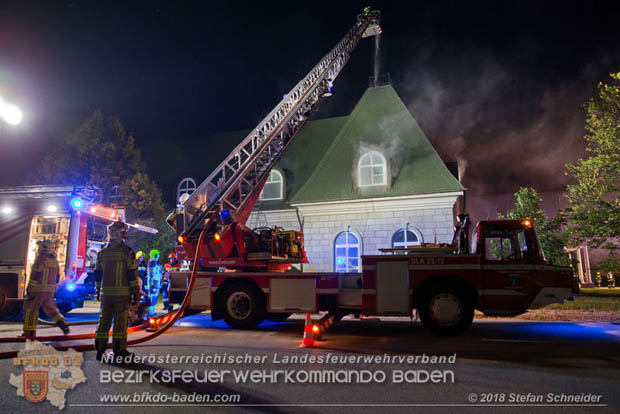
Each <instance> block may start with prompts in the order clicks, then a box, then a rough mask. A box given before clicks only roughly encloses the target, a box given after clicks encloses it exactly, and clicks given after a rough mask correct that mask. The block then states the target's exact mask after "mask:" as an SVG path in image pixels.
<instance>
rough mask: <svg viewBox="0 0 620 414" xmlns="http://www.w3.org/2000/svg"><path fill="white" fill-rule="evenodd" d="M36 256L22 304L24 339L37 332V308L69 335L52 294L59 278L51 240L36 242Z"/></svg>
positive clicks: (67, 326)
mask: <svg viewBox="0 0 620 414" xmlns="http://www.w3.org/2000/svg"><path fill="white" fill-rule="evenodd" d="M37 246H38V248H37V256H36V258H35V260H34V265H33V266H32V271H31V273H30V280H29V281H28V288H27V289H26V301H25V302H24V333H23V334H22V336H25V337H26V338H34V337H35V335H36V332H37V319H38V318H39V307H42V308H43V312H45V314H46V315H47V316H48V318H50V319H51V320H52V321H54V322H55V323H56V326H58V327H59V328H60V329H62V332H63V333H64V334H65V335H67V334H68V333H69V325H67V322H66V321H65V318H63V316H62V314H61V313H60V312H59V311H58V308H57V307H56V302H55V301H54V294H55V293H56V283H57V279H58V277H59V273H58V269H59V266H58V260H56V252H54V245H53V243H52V241H51V240H39V241H38V242H37Z"/></svg>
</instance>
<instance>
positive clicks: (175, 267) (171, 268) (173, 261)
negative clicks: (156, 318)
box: [161, 253, 181, 311]
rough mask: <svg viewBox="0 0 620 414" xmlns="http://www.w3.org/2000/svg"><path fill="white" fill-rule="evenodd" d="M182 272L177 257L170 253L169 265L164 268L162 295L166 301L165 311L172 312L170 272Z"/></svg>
mask: <svg viewBox="0 0 620 414" xmlns="http://www.w3.org/2000/svg"><path fill="white" fill-rule="evenodd" d="M180 270H181V264H180V263H179V261H178V260H177V255H176V254H174V253H170V254H169V255H168V263H166V265H165V266H164V277H163V278H162V281H161V295H162V297H163V299H164V310H167V311H171V310H172V306H171V305H170V304H169V302H168V296H169V291H170V272H178V271H180Z"/></svg>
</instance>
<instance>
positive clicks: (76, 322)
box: [39, 318, 99, 326]
mask: <svg viewBox="0 0 620 414" xmlns="http://www.w3.org/2000/svg"><path fill="white" fill-rule="evenodd" d="M39 323H41V324H43V325H50V326H56V322H52V321H47V320H45V319H43V318H39ZM95 323H99V319H93V320H90V321H73V322H67V325H69V326H76V325H90V324H95Z"/></svg>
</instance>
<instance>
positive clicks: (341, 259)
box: [334, 231, 360, 273]
mask: <svg viewBox="0 0 620 414" xmlns="http://www.w3.org/2000/svg"><path fill="white" fill-rule="evenodd" d="M334 252H335V254H334V269H336V272H342V273H348V272H359V271H360V242H359V238H358V236H356V235H355V234H354V233H352V232H350V231H343V232H341V233H339V234H338V235H337V236H336V240H335V241H334Z"/></svg>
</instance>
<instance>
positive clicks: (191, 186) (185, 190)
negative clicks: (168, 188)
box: [177, 177, 196, 203]
mask: <svg viewBox="0 0 620 414" xmlns="http://www.w3.org/2000/svg"><path fill="white" fill-rule="evenodd" d="M194 191H196V181H194V179H193V178H191V177H185V178H184V179H182V180H181V182H180V183H179V185H178V186H177V203H178V202H179V201H180V200H181V196H182V195H183V194H187V195H192V193H193V192H194Z"/></svg>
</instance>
